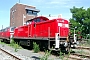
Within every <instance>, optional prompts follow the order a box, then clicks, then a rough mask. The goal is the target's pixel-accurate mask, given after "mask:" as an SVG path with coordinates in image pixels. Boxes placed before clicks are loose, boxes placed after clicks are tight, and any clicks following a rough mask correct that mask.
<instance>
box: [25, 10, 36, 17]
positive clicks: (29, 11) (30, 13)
mask: <svg viewBox="0 0 90 60" xmlns="http://www.w3.org/2000/svg"><path fill="white" fill-rule="evenodd" d="M26 14H28V15H35V16H36V15H37V12H36V11H32V10H26Z"/></svg>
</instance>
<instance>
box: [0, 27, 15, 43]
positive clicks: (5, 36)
mask: <svg viewBox="0 0 90 60" xmlns="http://www.w3.org/2000/svg"><path fill="white" fill-rule="evenodd" d="M14 28H15V27H7V28H5V29H2V30H1V32H0V38H1V39H2V41H5V42H10V38H12V37H13V34H14V33H13V31H14Z"/></svg>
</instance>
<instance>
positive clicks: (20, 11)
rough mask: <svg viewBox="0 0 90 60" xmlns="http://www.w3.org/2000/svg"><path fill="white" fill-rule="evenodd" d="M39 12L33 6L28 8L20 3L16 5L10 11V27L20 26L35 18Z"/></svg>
mask: <svg viewBox="0 0 90 60" xmlns="http://www.w3.org/2000/svg"><path fill="white" fill-rule="evenodd" d="M38 12H40V10H38V9H36V7H35V6H29V5H25V4H21V3H16V4H15V5H14V6H13V7H12V8H11V9H10V26H15V27H18V26H22V25H24V24H25V22H26V21H27V20H30V19H32V18H34V17H36V16H37V13H38Z"/></svg>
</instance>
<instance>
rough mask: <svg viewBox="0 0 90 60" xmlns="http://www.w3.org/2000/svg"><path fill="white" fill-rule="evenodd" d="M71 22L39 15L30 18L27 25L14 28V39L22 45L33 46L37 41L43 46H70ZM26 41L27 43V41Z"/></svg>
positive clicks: (49, 47) (56, 47)
mask: <svg viewBox="0 0 90 60" xmlns="http://www.w3.org/2000/svg"><path fill="white" fill-rule="evenodd" d="M68 34H69V22H68V21H67V20H65V19H62V18H56V19H52V20H49V19H48V18H46V17H43V16H39V17H35V18H34V19H31V20H28V21H27V24H26V25H25V26H21V27H18V28H16V29H15V30H14V39H15V41H18V42H19V43H20V44H21V45H26V46H32V42H37V43H38V44H39V46H41V47H43V48H48V49H51V48H52V47H53V48H54V49H59V48H62V46H63V47H65V48H66V47H67V46H68V41H67V37H68ZM25 42H26V43H25Z"/></svg>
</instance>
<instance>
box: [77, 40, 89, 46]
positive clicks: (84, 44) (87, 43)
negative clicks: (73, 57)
mask: <svg viewBox="0 0 90 60" xmlns="http://www.w3.org/2000/svg"><path fill="white" fill-rule="evenodd" d="M79 46H85V47H90V39H89V40H87V41H86V42H85V43H80V44H79Z"/></svg>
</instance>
